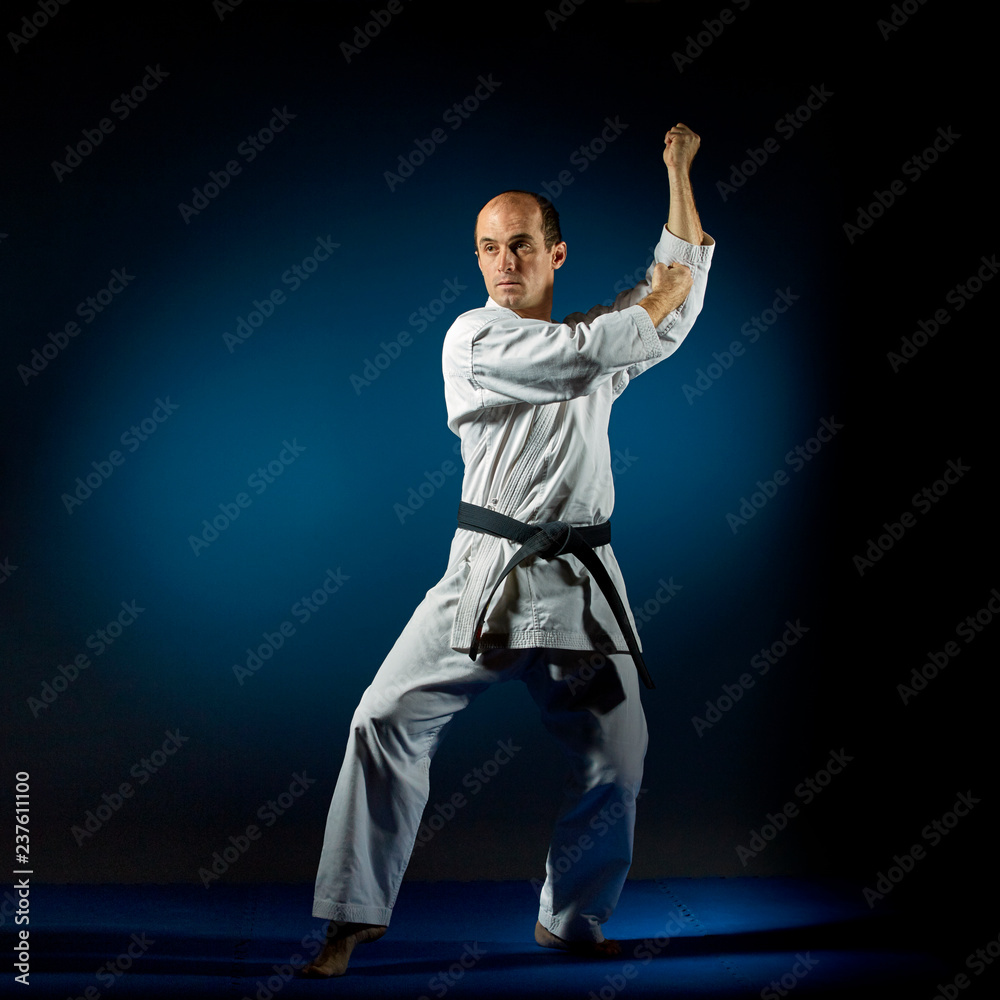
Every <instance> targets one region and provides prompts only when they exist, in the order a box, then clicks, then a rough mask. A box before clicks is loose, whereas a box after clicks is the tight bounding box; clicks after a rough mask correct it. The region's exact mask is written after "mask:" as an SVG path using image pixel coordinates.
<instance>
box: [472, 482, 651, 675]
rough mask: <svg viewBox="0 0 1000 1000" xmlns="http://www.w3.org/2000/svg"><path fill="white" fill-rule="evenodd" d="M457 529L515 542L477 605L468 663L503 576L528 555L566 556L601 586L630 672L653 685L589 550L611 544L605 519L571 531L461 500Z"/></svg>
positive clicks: (619, 603)
mask: <svg viewBox="0 0 1000 1000" xmlns="http://www.w3.org/2000/svg"><path fill="white" fill-rule="evenodd" d="M458 526H459V527H460V528H467V529H468V530H469V531H480V532H485V533H486V534H488V535H498V536H499V537H500V538H508V539H510V540H511V541H513V542H520V544H521V547H520V548H519V549H518V550H517V551H516V552H515V553H514V554H513V555H512V556H511V557H510V559H509V560H508V562H507V565H506V566H504V568H503V569H502V570H501V572H500V577H499V579H498V580H497V581H496V583H495V584H494V585H493V589H492V590H491V591H490V595H489V597H487V598H486V602H485V603H484V604H483V608H482V611H480V612H479V618H478V620H477V621H476V629H475V632H474V633H473V637H472V645H471V646H470V647H469V656H470V657H471V658H472V659H473V660H474V659H475V658H476V656H477V655H478V652H479V640H480V638H481V637H482V633H483V623H484V622H485V621H486V611H487V609H488V608H489V606H490V601H492V600H493V595H494V594H495V593H496V592H497V588H498V587H499V586H500V584H501V583H503V581H504V578H505V577H506V576H507V574H508V573H510V571H511V570H512V569H514V567H515V566H517V565H519V564H520V563H522V562H524V560H525V559H527V558H528V557H529V556H534V555H538V556H541V557H542V558H543V559H554V558H555V557H556V556H559V555H563V554H569V555H574V556H576V557H577V559H579V560H580V562H582V563H583V565H584V566H586V567H587V569H588V570H590V572H591V574H592V575H593V577H594V579H595V580H596V581H597V585H598V586H599V587H600V588H601V593H603V594H604V596H605V598H606V599H607V602H608V604H609V605H610V606H611V610H612V612H613V613H614V616H615V621H617V622H618V627H619V628H620V629H621V630H622V635H624V636H625V642H626V644H627V645H628V650H629V652H630V653H631V654H632V659H633V660H635V668H636V670H637V671H638V672H639V676H640V677H641V678H642V682H643V684H645V685H646V687H648V688H652V687H655V685H654V684H653V678H652V677H650V675H649V671H648V670H647V669H646V664H645V662H644V661H643V659H642V652H641V651H640V649H639V641H638V639H636V637H635V632H634V631H633V630H632V624H631V622H629V620H628V614H627V613H626V611H625V605H624V604H623V603H622V599H621V597H619V595H618V591H617V590H616V589H615V584H614V581H613V580H612V579H611V577H610V575H609V574H608V571H607V570H606V569H605V568H604V563H602V562H601V560H600V558H599V557H598V555H597V553H596V552H594V549H595V548H597V547H598V546H601V545H607V544H609V543H610V541H611V522H610V521H605V522H604V523H603V524H593V525H588V526H586V527H574V526H573V525H571V524H567V523H566V522H565V521H546V522H545V523H544V524H525V523H524V521H518V520H517V518H514V517H508V516H507V515H506V514H501V513H500V512H499V511H495V510H490V509H489V508H487V507H479V506H477V505H476V504H473V503H465V501H464V500H463V501H461V502H460V503H459V505H458Z"/></svg>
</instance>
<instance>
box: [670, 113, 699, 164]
mask: <svg viewBox="0 0 1000 1000" xmlns="http://www.w3.org/2000/svg"><path fill="white" fill-rule="evenodd" d="M663 141H664V143H665V146H664V149H663V162H664V163H665V164H666V165H667V169H668V170H682V171H684V172H685V173H686V172H687V171H689V170H690V169H691V161H692V160H693V159H694V155H695V153H697V152H698V147H699V146H700V145H701V136H700V135H697V134H695V133H694V132H692V131H691V129H689V128H688V127H687V125H684V124H682V123H681V122H678V123H677V124H676V125H675V126H674V127H673V128H672V129H671V130H670V131H669V132H668V133H667V134H666V135H665V136H664V138H663Z"/></svg>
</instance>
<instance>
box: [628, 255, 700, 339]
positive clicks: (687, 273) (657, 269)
mask: <svg viewBox="0 0 1000 1000" xmlns="http://www.w3.org/2000/svg"><path fill="white" fill-rule="evenodd" d="M692 284H694V276H693V275H692V274H691V268H689V267H688V266H687V265H686V264H677V263H674V264H669V265H668V264H661V263H659V262H657V263H655V264H654V265H653V274H652V284H651V288H652V291H650V293H649V294H648V295H647V296H646V297H645V298H644V299H641V300H640V301H639V303H638V304H639V305H640V306H642V308H643V309H645V310H646V312H648V313H649V318H650V319H651V320H652V321H653V325H654V326H659V325H660V324H661V323H662V322H663V321H664V320H665V319H666V318H667V316H668V315H669V314H670V313H672V312H673V311H674V310H675V309H676V308H677V307H678V306H679V305H680V304H681V303H682V302H683V301H684V300H685V299H686V298H687V297H688V292H690V291H691V285H692Z"/></svg>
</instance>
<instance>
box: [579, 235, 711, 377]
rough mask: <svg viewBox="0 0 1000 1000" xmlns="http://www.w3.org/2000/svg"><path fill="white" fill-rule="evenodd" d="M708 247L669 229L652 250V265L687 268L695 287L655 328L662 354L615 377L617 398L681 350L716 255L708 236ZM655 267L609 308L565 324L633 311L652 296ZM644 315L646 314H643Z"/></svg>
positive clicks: (702, 300)
mask: <svg viewBox="0 0 1000 1000" xmlns="http://www.w3.org/2000/svg"><path fill="white" fill-rule="evenodd" d="M705 239H706V240H707V241H708V242H707V243H703V244H702V245H701V246H695V245H694V244H693V243H687V242H686V241H684V240H682V239H680V238H679V237H677V236H674V235H673V233H671V232H670V230H668V229H667V227H666V226H664V227H663V232H662V233H661V235H660V241H659V243H657V244H656V247H655V248H654V250H653V261H654V262H658V263H662V264H673V263H675V262H676V263H678V264H686V265H687V266H688V267H689V268H691V275H692V277H693V279H694V283H693V284H692V286H691V291H690V292H689V293H688V297H687V298H686V299H685V300H684V301H683V302H682V303H681V304H680V305H679V306H678V307H677V308H676V309H675V310H674V311H673V312H671V313H669V314H668V315H667V316H666V318H665V319H664V320H663V322H662V323H660V325H659V326H658V327H656V336H657V338H658V340H659V342H660V350H659V351H658V352H656V354H654V355H651V356H650V357H648V358H645V359H643V360H641V361H637V362H635V363H634V364H631V365H629V366H628V367H627V368H626V369H624V370H623V371H621V372H618V373H616V374H615V376H614V394H615V395H616V396H617V395H618V394H619V393H621V391H622V390H623V389H624V388H625V386H626V385H628V382H629V379H630V378H635V376H636V375H639V374H641V373H642V372H644V371H646V369H647V368H651V367H652V366H653V365H655V364H656V363H657V362H659V361H662V360H663V359H664V358H667V357H669V356H670V355H671V354H673V353H674V351H676V350H677V348H678V347H680V345H681V343H682V342H683V340H684V338H685V337H686V336H687V335H688V333H689V331H690V330H691V327H693V326H694V321H695V320H696V319H697V318H698V314H699V313H700V312H701V309H702V306H703V305H704V302H705V287H706V285H707V284H708V271H709V268H710V267H711V266H712V255H713V253H714V251H715V240H714V239H712V237H711V236H709V235H708V234H707V233H706V234H705ZM652 270H653V265H652V263H651V264H650V265H649V267H648V268H647V269H646V277H645V279H644V280H643V281H640V282H639V284H638V285H636V286H635V287H634V288H629V289H627V290H626V291H624V292H622V293H621V294H620V295H619V296H618V297H617V298H616V299H615V301H614V302H613V303H612V304H611V305H610V306H594V308H593V309H591V310H590V311H589V312H586V313H573V314H572V315H570V316H567V317H566V322H573V321H582V322H591V321H593V320H594V319H596V318H597V317H598V316H602V315H606V314H607V313H609V312H615V311H619V310H622V309H630V308H631V307H633V306H635V305H636V303H638V302H641V301H642V300H643V299H644V298H645V297H646V296H647V295H648V294H649V292H650V289H651V285H650V282H651V279H652ZM643 311H645V310H643Z"/></svg>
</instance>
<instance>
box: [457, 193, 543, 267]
mask: <svg viewBox="0 0 1000 1000" xmlns="http://www.w3.org/2000/svg"><path fill="white" fill-rule="evenodd" d="M494 209H507V210H509V209H515V210H518V209H520V210H522V211H523V214H524V216H525V218H531V219H532V222H534V223H537V224H538V227H539V232H541V234H542V239H543V242H544V244H545V249H546V250H551V249H552V246H553V245H554V244H556V243H561V242H562V232H561V231H560V228H559V213H558V212H557V211H556V210H555V206H554V205H553V204H552V202H551V201H549V199H548V198H545V197H543V196H542V195H540V194H535V193H534V192H533V191H519V190H511V191H501V192H500V194H498V195H497V196H496V197H495V198H491V199H490V200H489V201H488V202H487V203H486V204H485V205H484V206H483V207H482V209H480V212H479V215H478V216H476V228H475V231H474V233H473V240H474V241H475V245H476V252H477V253H478V252H479V243H480V240H481V234H480V232H479V227H480V223H481V220H482V218H483V216H484V215H485V214H486V213H487V212H488V211H490V212H492V211H493V210H494ZM536 212H537V214H536Z"/></svg>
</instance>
